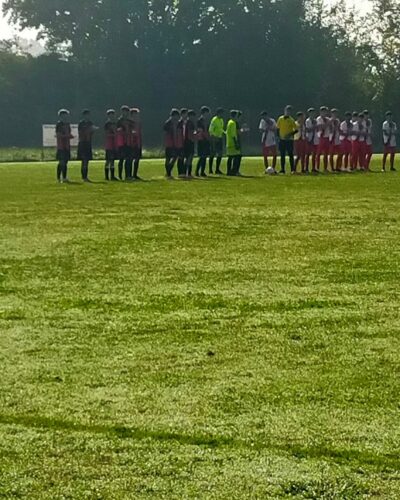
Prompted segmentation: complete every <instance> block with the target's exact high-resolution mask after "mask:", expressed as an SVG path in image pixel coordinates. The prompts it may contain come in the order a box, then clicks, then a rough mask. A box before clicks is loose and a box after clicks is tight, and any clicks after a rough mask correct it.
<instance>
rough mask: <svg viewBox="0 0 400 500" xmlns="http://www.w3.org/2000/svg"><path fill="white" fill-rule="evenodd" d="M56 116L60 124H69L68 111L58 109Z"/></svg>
mask: <svg viewBox="0 0 400 500" xmlns="http://www.w3.org/2000/svg"><path fill="white" fill-rule="evenodd" d="M57 114H58V118H59V119H60V121H61V122H64V123H68V122H69V117H70V113H69V111H68V109H60V110H59V111H58V113H57Z"/></svg>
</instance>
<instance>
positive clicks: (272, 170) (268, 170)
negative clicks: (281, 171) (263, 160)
mask: <svg viewBox="0 0 400 500" xmlns="http://www.w3.org/2000/svg"><path fill="white" fill-rule="evenodd" d="M265 173H266V174H268V175H274V174H275V170H274V169H273V168H272V167H268V168H267V170H266V171H265Z"/></svg>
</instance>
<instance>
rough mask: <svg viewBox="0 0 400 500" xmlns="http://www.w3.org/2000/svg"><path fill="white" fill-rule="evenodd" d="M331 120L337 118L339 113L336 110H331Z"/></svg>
mask: <svg viewBox="0 0 400 500" xmlns="http://www.w3.org/2000/svg"><path fill="white" fill-rule="evenodd" d="M331 116H332V118H337V117H338V116H339V111H338V110H337V109H336V108H333V109H331Z"/></svg>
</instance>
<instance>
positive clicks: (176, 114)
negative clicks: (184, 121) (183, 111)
mask: <svg viewBox="0 0 400 500" xmlns="http://www.w3.org/2000/svg"><path fill="white" fill-rule="evenodd" d="M170 115H171V116H180V113H179V109H176V108H172V109H171V113H170Z"/></svg>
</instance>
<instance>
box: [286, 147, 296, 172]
mask: <svg viewBox="0 0 400 500" xmlns="http://www.w3.org/2000/svg"><path fill="white" fill-rule="evenodd" d="M286 151H287V154H288V157H289V164H290V171H291V172H292V174H295V173H296V169H295V163H294V141H287V145H286Z"/></svg>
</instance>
